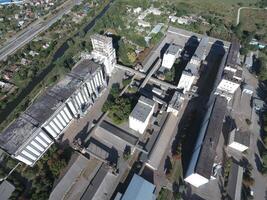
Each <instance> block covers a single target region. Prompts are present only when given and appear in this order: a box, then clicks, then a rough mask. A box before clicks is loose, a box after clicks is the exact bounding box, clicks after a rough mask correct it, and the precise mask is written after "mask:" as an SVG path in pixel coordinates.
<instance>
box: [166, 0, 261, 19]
mask: <svg viewBox="0 0 267 200" xmlns="http://www.w3.org/2000/svg"><path fill="white" fill-rule="evenodd" d="M169 2H173V3H175V4H176V3H177V4H181V3H182V4H185V5H188V9H189V10H190V11H191V12H193V13H196V14H203V13H209V14H212V13H214V14H217V15H219V16H221V17H222V18H223V19H224V20H225V21H224V22H225V23H234V22H235V19H236V15H237V10H238V8H239V7H241V6H252V7H253V6H255V4H256V3H257V2H258V0H172V1H169Z"/></svg>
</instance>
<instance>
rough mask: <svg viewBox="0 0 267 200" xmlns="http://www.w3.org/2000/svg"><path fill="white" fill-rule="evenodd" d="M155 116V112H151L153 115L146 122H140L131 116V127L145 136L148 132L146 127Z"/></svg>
mask: <svg viewBox="0 0 267 200" xmlns="http://www.w3.org/2000/svg"><path fill="white" fill-rule="evenodd" d="M152 114H153V110H151V113H150V114H149V115H148V116H147V118H146V120H145V121H144V122H143V121H140V120H138V119H136V118H134V117H132V116H129V127H130V128H131V129H133V130H135V131H137V132H139V133H140V134H143V133H144V132H145V130H146V127H147V125H148V123H149V120H150V118H151V116H152Z"/></svg>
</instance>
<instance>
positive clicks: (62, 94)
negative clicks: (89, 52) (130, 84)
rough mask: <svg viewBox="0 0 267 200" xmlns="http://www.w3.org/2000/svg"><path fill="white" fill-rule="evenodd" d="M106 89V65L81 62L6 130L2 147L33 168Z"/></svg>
mask: <svg viewBox="0 0 267 200" xmlns="http://www.w3.org/2000/svg"><path fill="white" fill-rule="evenodd" d="M105 87H106V78H105V73H104V69H103V66H102V65H99V64H97V63H95V62H93V61H91V60H82V61H80V62H79V63H77V65H76V66H74V68H73V70H72V71H71V72H70V73H69V74H68V75H67V76H65V77H64V79H62V80H61V81H60V82H59V83H58V84H56V85H55V86H54V87H52V88H50V89H48V90H47V91H46V92H45V93H44V94H43V95H42V96H41V97H39V98H38V99H37V100H36V101H35V102H34V103H33V104H32V105H31V106H30V107H29V108H28V109H27V110H26V111H25V112H24V113H23V114H22V115H21V116H20V117H19V118H18V119H17V120H16V121H14V122H13V123H12V124H11V125H10V126H9V127H7V128H6V129H5V130H4V132H3V133H2V134H1V135H0V146H1V148H2V149H4V150H5V151H6V152H7V153H9V154H10V155H11V156H12V157H14V158H16V159H18V160H20V161H22V162H24V163H25V164H27V165H31V166H33V165H34V164H35V162H36V161H37V160H38V159H39V158H40V157H41V156H42V155H43V153H45V152H46V150H47V149H48V148H49V147H50V145H51V144H53V141H54V139H57V138H58V137H59V136H60V135H62V134H63V132H64V130H65V129H66V128H67V127H68V125H69V124H70V123H71V121H72V120H73V119H75V118H79V117H80V116H82V115H83V114H85V113H86V111H87V110H88V108H90V107H91V106H92V105H93V103H94V101H95V99H96V98H97V97H98V96H99V95H100V94H101V91H102V90H103V88H105Z"/></svg>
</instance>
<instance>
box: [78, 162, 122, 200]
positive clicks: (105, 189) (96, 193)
mask: <svg viewBox="0 0 267 200" xmlns="http://www.w3.org/2000/svg"><path fill="white" fill-rule="evenodd" d="M116 178H117V177H116V176H115V175H113V174H112V173H110V172H109V167H108V166H107V165H105V164H102V166H101V167H100V169H99V170H98V172H97V173H96V175H95V176H94V178H93V179H92V181H91V182H90V184H89V186H88V187H87V189H86V191H85V192H84V194H83V196H82V198H81V200H91V199H99V200H100V199H105V197H106V198H107V195H108V196H110V195H112V194H110V192H112V190H113V187H114V186H115V185H114V183H115V181H116ZM112 193H113V192H112ZM107 199H109V198H107Z"/></svg>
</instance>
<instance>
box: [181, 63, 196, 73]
mask: <svg viewBox="0 0 267 200" xmlns="http://www.w3.org/2000/svg"><path fill="white" fill-rule="evenodd" d="M198 69H199V66H197V65H195V64H193V63H191V62H189V63H187V65H186V67H185V69H184V71H183V73H189V74H192V75H198Z"/></svg>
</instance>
